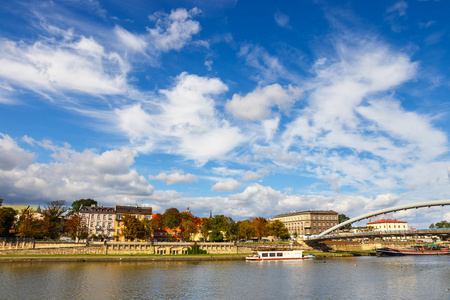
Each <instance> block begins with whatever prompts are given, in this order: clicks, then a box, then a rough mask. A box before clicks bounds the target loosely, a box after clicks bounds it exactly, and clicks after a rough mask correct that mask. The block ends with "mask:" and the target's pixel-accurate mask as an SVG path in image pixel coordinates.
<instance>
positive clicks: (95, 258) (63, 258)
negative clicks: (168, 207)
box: [0, 251, 372, 263]
mask: <svg viewBox="0 0 450 300" xmlns="http://www.w3.org/2000/svg"><path fill="white" fill-rule="evenodd" d="M309 253H312V254H314V255H315V256H316V258H318V259H327V258H339V257H354V256H368V255H372V253H371V252H358V253H356V252H344V251H340V252H304V255H307V254H309ZM250 254H251V253H247V254H214V255H211V254H205V255H95V254H93V255H0V263H2V262H3V263H11V262H128V261H136V262H137V261H221V260H245V257H246V256H247V255H250Z"/></svg>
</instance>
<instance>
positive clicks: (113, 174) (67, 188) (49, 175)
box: [0, 136, 153, 205]
mask: <svg viewBox="0 0 450 300" xmlns="http://www.w3.org/2000/svg"><path fill="white" fill-rule="evenodd" d="M27 140H28V141H30V138H28V139H27ZM31 140H32V139H31ZM0 141H1V144H2V145H3V146H4V145H5V141H6V143H7V147H5V148H4V149H8V147H9V148H10V149H11V150H14V153H15V155H14V157H15V159H20V160H21V161H20V163H16V164H14V165H13V164H10V165H7V166H6V167H3V168H1V169H0V190H1V191H2V193H3V198H5V199H9V201H11V202H21V203H28V204H31V203H39V202H41V201H44V202H47V201H52V200H56V199H64V200H66V201H68V202H69V203H70V202H71V201H74V200H76V199H80V198H88V197H89V198H95V199H96V200H97V201H100V202H102V203H104V204H105V205H113V204H135V203H139V202H141V201H143V200H145V199H146V198H148V197H149V196H150V195H151V194H152V193H153V187H152V186H151V185H150V184H149V183H148V182H147V181H146V180H145V177H144V176H141V175H139V174H138V173H137V172H136V170H134V169H132V168H131V166H132V165H133V164H134V157H136V155H137V154H136V151H133V150H130V149H128V148H123V149H121V150H110V151H105V152H103V153H100V154H98V153H96V152H95V151H93V150H84V151H83V152H77V151H75V150H72V149H70V148H68V147H67V146H65V147H59V146H55V145H53V149H54V152H53V153H52V155H51V157H52V158H53V160H52V161H50V162H49V163H45V164H44V163H36V162H32V161H31V160H32V158H33V154H31V153H28V152H26V151H25V150H23V149H22V148H20V147H19V146H18V145H17V144H16V143H13V144H11V139H10V138H9V137H7V136H3V139H2V140H0ZM33 141H34V140H33ZM39 144H40V143H38V142H34V145H35V146H39ZM11 146H12V147H13V148H14V149H12V148H11ZM39 147H40V146H39ZM1 152H2V154H8V151H3V149H2V151H1ZM2 157H3V155H2ZM4 157H6V156H4ZM41 203H42V202H41Z"/></svg>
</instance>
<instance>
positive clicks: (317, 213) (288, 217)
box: [273, 210, 338, 236]
mask: <svg viewBox="0 0 450 300" xmlns="http://www.w3.org/2000/svg"><path fill="white" fill-rule="evenodd" d="M273 219H274V220H279V221H281V222H283V223H284V225H285V226H286V228H287V230H288V231H289V234H290V235H291V236H295V235H297V236H305V235H316V234H319V233H321V232H323V231H325V230H327V229H329V228H331V227H333V226H335V225H337V224H338V213H337V212H335V211H332V210H307V211H298V212H291V213H286V214H280V215H276V216H274V217H273Z"/></svg>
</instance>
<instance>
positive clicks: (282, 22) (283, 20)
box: [274, 12, 290, 28]
mask: <svg viewBox="0 0 450 300" xmlns="http://www.w3.org/2000/svg"><path fill="white" fill-rule="evenodd" d="M274 18H275V22H276V23H277V25H278V26H280V27H283V28H290V26H289V17H288V16H287V15H285V14H283V13H281V12H276V13H275V15H274Z"/></svg>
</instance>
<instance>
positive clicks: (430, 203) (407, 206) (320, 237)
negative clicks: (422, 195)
mask: <svg viewBox="0 0 450 300" xmlns="http://www.w3.org/2000/svg"><path fill="white" fill-rule="evenodd" d="M445 205H450V199H447V200H435V201H425V202H419V203H413V204H405V205H399V206H393V207H390V208H384V209H380V210H377V211H374V212H370V213H367V214H364V215H361V216H358V217H356V218H352V219H349V220H347V221H345V222H342V223H339V224H338V225H336V226H334V227H331V228H330V229H328V230H326V231H324V232H322V233H320V234H319V235H316V236H311V237H309V238H308V239H309V240H323V239H325V238H330V236H327V235H328V234H329V233H331V232H333V231H335V230H337V229H339V228H342V227H344V226H346V225H348V224H352V223H355V222H358V221H361V220H364V219H368V218H371V217H375V216H379V215H382V214H386V213H390V212H396V211H402V210H407V209H412V208H421V207H432V206H445ZM420 231H423V230H420ZM447 231H449V232H450V230H447ZM391 234H392V233H391ZM402 234H403V235H404V234H406V233H405V232H404V231H402ZM415 234H418V232H415ZM343 235H345V234H340V235H339V236H343ZM336 238H337V237H336Z"/></svg>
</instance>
